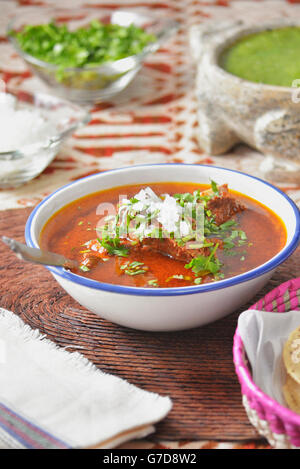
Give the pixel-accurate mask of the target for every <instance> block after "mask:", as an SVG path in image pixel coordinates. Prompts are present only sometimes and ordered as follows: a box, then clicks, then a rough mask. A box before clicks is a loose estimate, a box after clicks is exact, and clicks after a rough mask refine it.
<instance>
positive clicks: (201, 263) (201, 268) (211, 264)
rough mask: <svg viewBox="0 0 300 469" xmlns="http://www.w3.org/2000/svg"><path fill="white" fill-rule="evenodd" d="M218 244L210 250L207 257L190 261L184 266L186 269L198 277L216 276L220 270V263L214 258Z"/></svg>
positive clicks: (198, 257)
mask: <svg viewBox="0 0 300 469" xmlns="http://www.w3.org/2000/svg"><path fill="white" fill-rule="evenodd" d="M218 246H219V244H218V243H217V244H216V245H215V247H214V248H213V249H212V250H211V253H210V255H209V256H197V257H195V258H194V259H192V260H191V262H189V263H188V264H186V265H185V268H186V269H192V272H194V274H196V275H197V276H199V277H202V276H204V275H208V274H213V275H215V274H217V273H218V272H219V271H220V269H221V266H222V264H221V262H220V261H219V259H218V258H217V257H216V256H215V253H216V250H217V249H218Z"/></svg>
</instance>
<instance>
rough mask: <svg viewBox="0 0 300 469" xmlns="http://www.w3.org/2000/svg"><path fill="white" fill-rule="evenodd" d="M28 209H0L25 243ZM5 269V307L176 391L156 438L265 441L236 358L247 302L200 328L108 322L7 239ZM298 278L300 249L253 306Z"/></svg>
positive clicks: (105, 361)
mask: <svg viewBox="0 0 300 469" xmlns="http://www.w3.org/2000/svg"><path fill="white" fill-rule="evenodd" d="M31 210H32V209H31V208H27V209H13V210H8V211H3V212H0V234H1V235H3V234H5V235H6V236H9V237H12V238H15V239H17V240H19V241H24V226H25V223H26V220H27V217H28V215H29V213H30V212H31ZM0 272H1V275H0V298H1V300H0V306H1V307H3V308H6V309H9V310H12V311H14V312H15V313H16V314H18V315H19V316H20V317H21V318H22V319H23V320H24V321H25V322H26V323H28V324H29V325H30V326H32V327H33V328H38V329H39V330H40V331H41V332H42V333H45V334H46V335H47V337H48V338H49V339H51V340H53V341H54V342H55V343H56V344H58V345H60V346H64V347H65V346H68V347H70V348H69V350H78V351H80V352H81V353H83V354H84V355H85V356H86V357H87V358H88V359H90V360H91V361H92V362H94V363H95V364H96V365H97V366H99V367H100V368H101V369H102V370H103V371H105V372H108V373H111V374H114V375H117V376H119V377H122V378H124V379H126V380H128V381H129V382H131V383H133V384H135V385H137V386H139V387H142V388H144V389H146V390H148V391H153V392H157V393H159V394H162V395H168V396H170V397H171V399H172V400H173V404H174V406H173V409H172V411H171V412H170V414H169V415H168V416H167V417H166V418H165V419H164V420H163V421H162V422H161V423H160V424H158V425H157V430H156V433H155V439H156V440H171V441H172V440H181V441H182V440H189V441H190V440H193V441H195V440H206V439H210V440H215V441H217V440H222V441H232V440H235V441H237V440H249V439H252V440H260V439H261V437H260V436H259V435H258V434H257V433H256V431H255V429H254V428H253V427H252V425H250V423H249V421H248V418H247V416H246V413H245V411H244V408H243V406H242V402H241V395H240V387H239V384H238V381H237V377H236V375H235V371H234V367H233V361H232V344H233V335H234V332H235V328H236V323H237V318H238V315H239V313H240V312H241V311H243V310H244V309H246V307H247V305H244V306H243V307H242V308H240V309H239V311H235V312H233V313H232V314H231V315H229V316H227V317H226V318H223V319H221V320H219V321H217V322H215V323H213V324H209V325H207V326H204V327H201V328H197V329H193V330H189V331H182V332H170V333H167V332H164V333H152V332H151V333H149V332H141V331H135V330H131V329H126V328H123V327H120V326H117V325H114V324H111V323H109V322H108V321H105V320H102V319H100V318H99V317H97V316H96V315H94V314H93V313H91V312H89V311H87V310H85V309H84V308H83V307H82V306H80V305H79V304H77V303H76V302H75V301H74V300H73V299H72V298H71V297H70V296H69V295H68V294H67V293H66V292H65V291H64V290H63V289H62V288H61V287H60V286H59V285H58V284H57V282H56V281H55V280H54V278H53V277H52V275H51V274H50V272H49V271H48V270H47V269H46V268H44V267H42V266H37V265H32V264H29V263H26V262H23V261H21V260H19V259H17V258H16V257H15V255H14V254H13V253H11V252H10V251H9V250H8V249H7V247H6V246H5V245H4V244H3V243H2V242H1V243H0ZM297 276H300V250H298V251H296V252H295V253H294V254H293V255H292V256H291V257H290V258H289V259H288V260H287V261H286V262H285V263H284V264H282V265H281V266H280V267H279V268H278V270H277V272H276V273H275V275H274V277H273V279H271V280H270V281H269V283H268V285H267V286H266V287H265V288H264V290H263V291H261V292H260V293H259V294H258V295H257V297H256V298H254V299H253V301H252V302H251V304H253V303H255V301H256V300H257V299H259V298H260V297H261V296H262V295H263V294H265V293H267V292H268V291H269V290H271V289H273V288H274V287H275V286H277V285H279V284H280V283H282V282H284V281H286V280H289V279H290V278H292V277H297ZM216 301H218V293H217V292H216ZM248 306H249V305H248ZM183 314H184V312H183Z"/></svg>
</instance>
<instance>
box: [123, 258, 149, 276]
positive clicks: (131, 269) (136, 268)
mask: <svg viewBox="0 0 300 469" xmlns="http://www.w3.org/2000/svg"><path fill="white" fill-rule="evenodd" d="M120 269H121V270H123V271H124V273H125V274H127V275H139V274H145V273H146V272H147V271H148V270H149V268H148V267H147V266H146V265H145V264H144V263H143V262H138V261H133V262H131V263H130V262H125V263H124V264H122V265H121V267H120Z"/></svg>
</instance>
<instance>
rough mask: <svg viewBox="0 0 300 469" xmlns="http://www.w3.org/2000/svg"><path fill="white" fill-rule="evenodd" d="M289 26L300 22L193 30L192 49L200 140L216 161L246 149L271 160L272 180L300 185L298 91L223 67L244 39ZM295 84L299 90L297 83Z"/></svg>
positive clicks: (267, 165) (267, 167) (237, 23)
mask: <svg viewBox="0 0 300 469" xmlns="http://www.w3.org/2000/svg"><path fill="white" fill-rule="evenodd" d="M284 26H300V22H299V21H298V23H297V22H296V21H292V20H283V21H280V22H276V23H272V24H263V25H259V26H249V24H248V25H247V24H245V23H244V22H243V21H235V22H233V21H232V22H226V23H222V22H218V23H215V22H211V23H206V24H202V25H199V26H194V27H193V28H192V29H191V34H190V43H191V49H192V53H193V56H194V59H195V60H196V64H197V78H196V91H197V99H198V121H199V128H198V130H197V132H198V133H197V139H198V141H199V144H200V146H201V148H202V149H203V150H204V151H205V152H207V153H208V154H211V155H221V154H224V153H226V152H228V151H229V150H230V149H231V148H232V147H233V146H234V145H236V144H237V143H242V142H243V143H246V144H248V145H249V146H250V147H252V148H254V149H256V150H258V151H259V152H261V153H263V154H264V155H266V156H268V158H266V159H265V161H264V164H263V165H262V168H261V169H262V171H264V172H266V173H267V174H266V176H268V175H269V176H270V177H271V178H272V179H274V180H282V179H283V178H284V179H285V180H289V181H294V182H299V181H300V99H299V95H300V93H298V96H297V88H293V87H291V88H286V87H282V86H273V85H266V84H261V83H254V82H250V81H247V80H244V79H241V78H239V77H237V76H234V75H232V74H230V73H228V72H226V71H225V70H224V69H223V68H222V67H221V66H220V65H219V59H220V55H221V53H222V52H223V51H224V50H225V49H226V48H227V47H228V46H230V45H231V44H233V43H234V42H236V41H237V40H238V39H239V38H241V37H243V36H246V35H248V34H252V33H255V32H258V31H262V30H266V29H275V28H280V27H284ZM297 78H299V80H298V83H300V77H297ZM293 84H294V85H295V86H296V84H297V81H295V82H294V83H293ZM299 91H300V90H299V89H298V92H299Z"/></svg>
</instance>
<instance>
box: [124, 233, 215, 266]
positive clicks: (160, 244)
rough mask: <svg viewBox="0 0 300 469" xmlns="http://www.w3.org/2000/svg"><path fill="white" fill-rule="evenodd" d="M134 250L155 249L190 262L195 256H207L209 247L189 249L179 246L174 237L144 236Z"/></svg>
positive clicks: (179, 259) (132, 248)
mask: <svg viewBox="0 0 300 469" xmlns="http://www.w3.org/2000/svg"><path fill="white" fill-rule="evenodd" d="M131 250H134V251H155V252H159V253H161V254H164V255H166V256H170V257H172V258H173V259H176V260H178V261H182V262H187V263H188V262H190V261H191V260H192V259H193V258H194V257H197V256H200V255H202V256H208V255H209V253H210V250H209V248H200V249H199V248H197V249H191V248H189V246H188V245H184V246H180V245H179V244H178V243H177V242H176V240H175V239H171V238H162V239H160V238H144V239H143V240H142V241H140V242H139V243H138V244H136V245H135V246H133V247H131Z"/></svg>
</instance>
